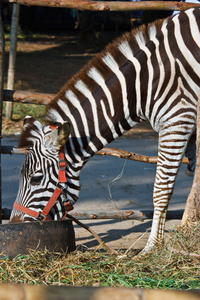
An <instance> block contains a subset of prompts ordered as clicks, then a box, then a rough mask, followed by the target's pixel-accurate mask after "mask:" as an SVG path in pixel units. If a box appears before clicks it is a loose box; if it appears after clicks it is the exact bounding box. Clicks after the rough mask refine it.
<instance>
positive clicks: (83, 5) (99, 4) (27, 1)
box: [1, 0, 199, 11]
mask: <svg viewBox="0 0 200 300" xmlns="http://www.w3.org/2000/svg"><path fill="white" fill-rule="evenodd" d="M1 1H2V0H1ZM3 2H7V3H18V4H23V5H37V6H49V7H66V8H73V9H78V10H92V11H133V10H172V11H174V10H186V9H189V8H191V7H199V4H195V3H181V2H177V1H134V2H127V1H126V2H121V1H109V2H104V1H85V0H3Z"/></svg>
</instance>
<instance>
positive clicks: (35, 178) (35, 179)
mask: <svg viewBox="0 0 200 300" xmlns="http://www.w3.org/2000/svg"><path fill="white" fill-rule="evenodd" d="M42 178H43V175H37V174H35V175H33V176H32V177H31V181H30V183H31V184H32V185H38V184H40V182H41V180H42Z"/></svg>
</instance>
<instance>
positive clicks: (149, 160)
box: [96, 148, 189, 164]
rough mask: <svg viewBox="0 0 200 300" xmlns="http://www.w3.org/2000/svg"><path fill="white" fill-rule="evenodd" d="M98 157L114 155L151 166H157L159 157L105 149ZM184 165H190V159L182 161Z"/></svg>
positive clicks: (185, 158) (98, 153)
mask: <svg viewBox="0 0 200 300" xmlns="http://www.w3.org/2000/svg"><path fill="white" fill-rule="evenodd" d="M96 154H97V155H103V156H104V155H112V156H116V157H118V158H125V159H129V160H134V161H140V162H145V163H150V164H156V163H157V160H158V157H157V156H146V155H142V154H136V153H134V152H129V151H125V150H121V149H117V148H103V149H101V150H100V151H98V152H97V153H96ZM182 163H183V164H189V161H188V158H187V157H184V158H183V160H182Z"/></svg>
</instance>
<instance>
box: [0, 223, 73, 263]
mask: <svg viewBox="0 0 200 300" xmlns="http://www.w3.org/2000/svg"><path fill="white" fill-rule="evenodd" d="M45 249H47V250H48V251H50V252H60V253H69V252H72V251H74V250H75V249H76V245H75V234H74V228H73V225H72V221H70V220H62V221H47V222H28V223H12V224H3V225H0V256H1V257H5V256H8V257H9V258H14V257H16V256H17V255H19V254H28V253H29V251H30V250H45Z"/></svg>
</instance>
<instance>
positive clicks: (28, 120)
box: [23, 116, 36, 128]
mask: <svg viewBox="0 0 200 300" xmlns="http://www.w3.org/2000/svg"><path fill="white" fill-rule="evenodd" d="M35 121H36V120H35V119H34V118H33V117H31V116H26V117H25V119H24V122H23V127H24V128H25V127H26V126H27V125H32V124H33V123H34V122H35Z"/></svg>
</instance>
